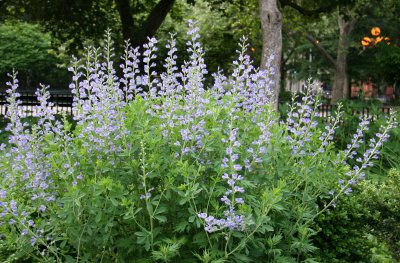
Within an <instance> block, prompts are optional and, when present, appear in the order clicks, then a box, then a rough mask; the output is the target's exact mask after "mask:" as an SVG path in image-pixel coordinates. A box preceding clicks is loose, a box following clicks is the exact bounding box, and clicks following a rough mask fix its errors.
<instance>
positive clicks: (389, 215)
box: [314, 169, 400, 262]
mask: <svg viewBox="0 0 400 263" xmlns="http://www.w3.org/2000/svg"><path fill="white" fill-rule="evenodd" d="M399 179H400V172H399V170H396V169H392V170H390V171H389V173H388V175H387V178H385V181H384V182H383V183H379V182H378V181H375V180H367V181H364V182H363V183H362V184H360V186H359V187H358V189H357V191H356V192H355V193H354V194H353V195H351V196H349V197H346V198H342V199H340V200H339V201H338V204H337V205H338V206H337V207H336V208H334V209H330V210H329V212H328V213H325V214H324V215H321V216H320V217H319V218H318V219H317V220H316V224H317V225H318V226H319V227H320V232H319V233H318V235H317V236H316V237H315V238H314V245H315V246H317V247H318V248H319V252H318V253H319V255H320V256H319V259H320V260H321V262H398V260H400V253H399V251H400V242H399V241H400V223H399V222H400V218H399V212H400V210H399V205H398V204H399V203H400V183H399V182H400V180H399Z"/></svg>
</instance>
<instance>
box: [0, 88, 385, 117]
mask: <svg viewBox="0 0 400 263" xmlns="http://www.w3.org/2000/svg"><path fill="white" fill-rule="evenodd" d="M20 94H21V96H20V97H19V100H20V101H21V105H20V107H19V112H20V114H21V115H23V116H36V113H37V112H36V106H38V105H39V102H38V100H37V98H36V95H35V94H34V93H28V92H20ZM6 97H7V93H6V92H0V115H2V116H4V115H5V114H6V112H7V101H6ZM49 101H50V102H52V103H53V104H54V105H53V106H52V107H51V108H52V110H54V112H55V113H56V114H63V113H66V114H69V115H73V114H74V112H73V109H72V101H73V95H72V94H71V93H52V94H51V96H50V99H49ZM391 109H392V107H390V106H382V107H381V108H380V110H381V112H383V113H385V114H389V113H390V111H391ZM334 111H335V105H330V104H323V105H321V106H320V107H319V113H320V116H321V117H322V118H323V119H324V120H326V121H329V120H330V119H331V117H332V116H333V112H334ZM352 114H353V115H362V116H365V117H369V118H371V119H372V120H374V119H376V118H377V117H378V116H377V114H376V111H373V110H371V109H370V108H368V107H363V108H359V109H353V110H352Z"/></svg>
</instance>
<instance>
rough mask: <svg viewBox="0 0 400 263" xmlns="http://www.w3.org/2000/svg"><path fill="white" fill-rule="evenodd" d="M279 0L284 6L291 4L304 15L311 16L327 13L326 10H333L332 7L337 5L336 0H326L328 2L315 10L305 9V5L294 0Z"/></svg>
mask: <svg viewBox="0 0 400 263" xmlns="http://www.w3.org/2000/svg"><path fill="white" fill-rule="evenodd" d="M279 2H280V3H281V6H282V7H285V6H290V7H291V8H293V9H295V10H297V11H298V12H299V13H301V14H302V15H305V16H310V17H312V16H317V15H319V14H320V13H326V12H329V11H332V9H333V8H334V7H335V6H336V3H335V1H332V0H330V1H326V2H327V3H328V4H327V5H325V6H321V7H319V8H317V9H314V10H308V9H305V8H304V7H302V6H299V5H298V4H296V3H294V2H292V1H291V0H279Z"/></svg>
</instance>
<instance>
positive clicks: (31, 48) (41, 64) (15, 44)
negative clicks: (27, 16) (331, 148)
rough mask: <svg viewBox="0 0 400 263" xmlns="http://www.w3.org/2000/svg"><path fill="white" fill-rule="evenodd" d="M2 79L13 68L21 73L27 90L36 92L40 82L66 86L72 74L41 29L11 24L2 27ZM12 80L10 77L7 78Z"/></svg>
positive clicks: (0, 42) (22, 24) (0, 30)
mask: <svg viewBox="0 0 400 263" xmlns="http://www.w3.org/2000/svg"><path fill="white" fill-rule="evenodd" d="M0 57H1V60H0V80H2V82H3V83H4V82H5V80H6V74H7V73H8V72H12V70H13V69H15V70H17V71H18V72H19V76H20V78H21V82H22V85H21V86H22V88H24V89H36V88H37V87H38V86H39V83H44V84H51V85H53V86H54V87H58V88H59V87H60V86H62V87H64V88H65V87H66V83H67V79H68V75H67V74H66V72H65V68H64V69H62V68H60V66H61V65H60V64H61V63H62V61H61V60H60V59H58V58H57V57H56V56H55V55H54V53H53V52H51V38H50V35H49V34H45V33H43V32H42V30H41V27H39V26H38V25H32V24H28V23H20V22H15V21H10V22H7V23H3V24H1V25H0ZM7 78H8V77H7Z"/></svg>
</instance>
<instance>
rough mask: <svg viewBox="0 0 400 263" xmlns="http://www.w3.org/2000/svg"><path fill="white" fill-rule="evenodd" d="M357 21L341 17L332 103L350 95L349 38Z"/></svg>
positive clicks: (339, 19) (339, 20)
mask: <svg viewBox="0 0 400 263" xmlns="http://www.w3.org/2000/svg"><path fill="white" fill-rule="evenodd" d="M355 22H356V20H355V19H354V18H350V19H349V20H345V19H344V17H343V16H342V15H339V18H338V23H339V42H338V50H337V57H336V67H335V73H334V76H333V90H332V103H336V102H337V101H338V100H341V99H347V98H349V95H350V92H349V91H350V79H349V75H348V72H347V54H348V48H349V45H350V40H349V37H350V35H351V33H352V31H353V29H354V24H355Z"/></svg>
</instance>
